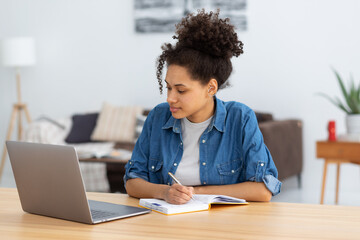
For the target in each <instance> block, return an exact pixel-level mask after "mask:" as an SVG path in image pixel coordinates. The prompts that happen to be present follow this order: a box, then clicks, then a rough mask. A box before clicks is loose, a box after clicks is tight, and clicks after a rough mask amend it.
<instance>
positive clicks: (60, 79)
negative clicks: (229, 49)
mask: <svg viewBox="0 0 360 240" xmlns="http://www.w3.org/2000/svg"><path fill="white" fill-rule="evenodd" d="M133 12H134V11H133V1H130V0H127V1H116V0H104V1H95V0H76V1H70V0H67V1H64V0H53V1H45V0H43V1H42V0H32V1H26V0H0V39H1V38H6V37H13V36H33V37H35V38H36V41H37V54H38V64H37V65H36V67H31V68H28V69H23V71H22V77H23V81H22V84H23V86H22V87H23V88H22V89H23V99H24V100H25V101H26V102H27V103H28V105H29V108H30V112H31V115H32V117H33V118H34V119H36V118H37V117H38V116H40V115H42V114H46V115H48V116H51V117H60V116H65V115H71V114H73V113H75V112H84V111H88V110H99V109H100V107H101V104H102V102H103V101H109V102H111V103H114V104H119V105H120V104H139V105H143V106H145V107H152V106H154V105H156V104H157V103H159V102H161V101H164V100H165V97H164V96H163V97H160V96H159V93H158V91H157V89H158V85H157V80H156V78H155V59H156V57H157V56H158V55H159V54H160V53H161V50H160V45H161V44H162V43H163V42H166V41H171V36H172V34H153V35H142V34H136V33H135V32H134V19H133ZM359 12H360V2H359V1H356V0H331V1H329V0H313V1H310V0H307V1H306V0H305V1H304V0H292V1H289V0H273V1H267V0H248V10H247V11H246V13H247V16H248V24H249V25H248V31H247V32H240V33H239V36H240V39H241V40H242V41H243V42H244V50H245V54H244V55H242V56H241V57H240V58H239V59H234V60H233V64H234V70H235V71H234V73H233V75H232V76H231V81H232V84H233V87H232V88H229V89H226V90H223V91H222V92H219V95H218V96H219V97H220V98H222V99H224V100H237V101H242V102H244V103H246V104H247V105H249V106H250V107H252V108H253V109H255V110H261V111H266V112H271V113H273V114H274V116H275V118H278V119H286V118H299V119H302V120H303V121H304V150H305V152H304V153H305V154H304V160H305V166H304V167H305V172H304V177H303V179H304V183H303V185H304V187H305V188H306V187H311V186H314V185H316V188H317V187H318V188H319V189H320V180H321V171H322V162H321V161H319V160H316V158H315V141H316V140H318V139H325V138H326V136H327V134H326V125H327V122H328V120H330V119H334V120H336V122H337V130H338V132H339V133H343V132H344V131H345V126H344V114H343V113H342V112H340V111H339V110H337V109H336V108H335V107H334V106H332V105H331V104H330V103H329V102H327V101H326V100H325V99H323V98H321V97H318V96H315V93H317V92H325V93H328V94H330V95H340V91H339V89H338V86H337V83H336V80H335V78H334V76H333V73H332V72H331V70H330V66H334V67H335V68H336V69H338V70H339V71H340V72H341V73H342V74H343V75H345V76H348V75H349V73H350V72H352V73H353V74H354V76H355V78H356V79H360V68H359V64H358V63H359V56H360V46H359V42H360V26H359V25H360V24H359V23H360V15H359V14H358V13H359ZM15 101H16V95H15V81H14V79H13V72H12V70H10V69H6V68H3V67H0V140H1V142H3V141H4V137H5V134H6V129H7V124H8V121H9V118H10V111H11V106H12V103H13V102H15ZM330 170H331V169H330ZM358 175H359V171H358V169H357V170H356V171H355V170H354V169H353V168H351V167H344V168H343V169H342V177H343V185H344V186H343V189H347V188H348V189H352V188H353V183H351V181H352V180H353V178H354V177H356V178H357V180H358V179H359V176H358ZM330 176H331V171H330ZM355 183H356V184H357V185H356V187H357V189H359V185H360V184H359V181H355Z"/></svg>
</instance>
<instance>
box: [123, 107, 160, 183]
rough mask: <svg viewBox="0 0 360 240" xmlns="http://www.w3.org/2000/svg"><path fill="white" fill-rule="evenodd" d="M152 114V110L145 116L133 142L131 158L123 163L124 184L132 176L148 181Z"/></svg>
mask: <svg viewBox="0 0 360 240" xmlns="http://www.w3.org/2000/svg"><path fill="white" fill-rule="evenodd" d="M152 115H153V114H152V112H150V113H149V115H148V117H147V118H146V121H145V123H144V127H143V130H142V132H141V134H140V136H139V138H138V140H137V142H136V144H135V148H134V150H133V153H132V156H131V159H130V160H129V161H128V162H127V164H126V165H125V175H124V184H125V185H126V181H127V180H129V179H132V178H141V179H144V180H145V181H149V171H148V159H149V148H150V141H149V139H150V133H151V121H152Z"/></svg>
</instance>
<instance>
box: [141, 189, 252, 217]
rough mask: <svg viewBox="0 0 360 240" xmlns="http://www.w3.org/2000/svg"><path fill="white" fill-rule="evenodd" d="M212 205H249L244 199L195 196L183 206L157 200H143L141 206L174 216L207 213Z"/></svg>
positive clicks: (220, 196) (222, 196) (205, 195)
mask: <svg viewBox="0 0 360 240" xmlns="http://www.w3.org/2000/svg"><path fill="white" fill-rule="evenodd" d="M212 204H235V205H241V204H249V203H248V202H246V201H245V200H244V199H240V198H234V197H229V196H224V195H207V194H194V195H193V199H192V200H190V201H189V202H187V203H185V204H181V205H176V204H170V203H167V202H166V201H164V200H160V199H155V198H142V199H140V201H139V205H140V206H141V207H144V208H148V209H152V210H153V211H155V212H159V213H162V214H165V215H174V214H180V213H190V212H198V211H206V210H209V209H210V208H211V205H212Z"/></svg>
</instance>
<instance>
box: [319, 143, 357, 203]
mask: <svg viewBox="0 0 360 240" xmlns="http://www.w3.org/2000/svg"><path fill="white" fill-rule="evenodd" d="M316 157H317V158H323V159H324V160H325V163H324V170H323V180H322V187H321V199H320V203H321V204H323V203H324V193H325V185H326V173H327V167H328V164H331V163H335V164H336V165H337V168H336V196H335V203H336V204H338V202H339V180H340V165H341V164H342V163H354V164H360V142H337V141H336V142H330V141H318V142H316Z"/></svg>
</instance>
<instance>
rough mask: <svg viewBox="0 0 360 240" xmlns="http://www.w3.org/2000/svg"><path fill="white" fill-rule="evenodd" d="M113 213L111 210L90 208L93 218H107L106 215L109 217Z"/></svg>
mask: <svg viewBox="0 0 360 240" xmlns="http://www.w3.org/2000/svg"><path fill="white" fill-rule="evenodd" d="M114 215H115V214H114V213H112V212H105V211H100V210H94V209H91V216H92V218H93V219H99V218H100V219H102V218H107V217H111V216H114Z"/></svg>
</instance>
